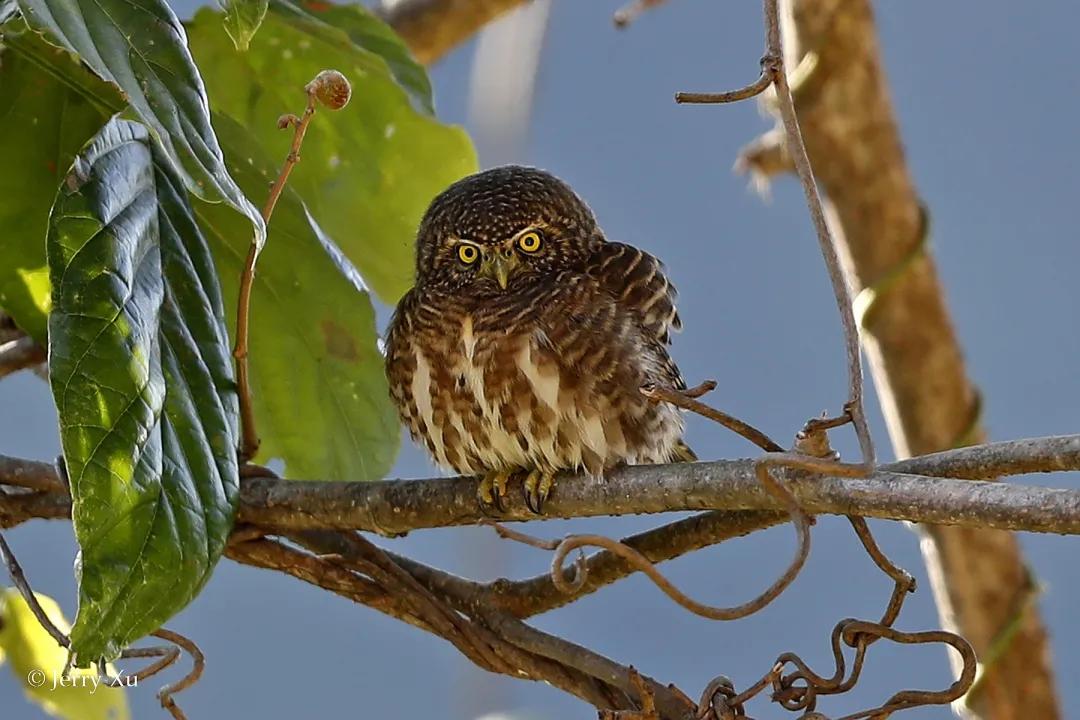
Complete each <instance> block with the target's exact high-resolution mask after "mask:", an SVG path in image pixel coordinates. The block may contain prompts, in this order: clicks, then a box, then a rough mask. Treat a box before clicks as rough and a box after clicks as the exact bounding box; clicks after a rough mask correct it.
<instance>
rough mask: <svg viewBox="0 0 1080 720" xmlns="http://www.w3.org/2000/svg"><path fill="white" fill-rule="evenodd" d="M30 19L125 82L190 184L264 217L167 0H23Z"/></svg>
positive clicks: (207, 196)
mask: <svg viewBox="0 0 1080 720" xmlns="http://www.w3.org/2000/svg"><path fill="white" fill-rule="evenodd" d="M18 3H19V7H20V9H21V10H22V11H23V15H24V16H25V17H26V21H27V22H28V23H29V25H30V26H31V27H32V28H34V29H35V30H38V31H41V32H45V33H46V38H47V39H48V40H49V41H50V42H53V43H55V44H57V45H59V46H61V47H64V48H66V49H68V50H70V51H71V52H73V53H76V54H77V55H78V56H79V58H80V59H81V60H82V61H83V62H84V63H86V64H87V66H88V67H90V69H92V70H93V71H94V72H95V73H96V74H97V75H98V76H100V77H101V78H103V79H105V80H108V81H110V82H112V83H114V84H116V85H117V86H118V87H120V88H121V89H122V90H123V91H124V94H125V95H126V96H127V99H128V101H129V102H130V103H131V107H132V109H133V111H134V112H135V114H136V115H137V116H138V117H139V118H140V119H141V120H142V121H143V122H145V123H146V124H147V125H149V126H150V127H151V128H152V129H153V131H154V139H155V140H156V142H157V143H158V144H159V146H160V148H161V150H162V151H163V152H164V155H165V157H166V158H168V161H169V162H170V164H172V165H173V169H174V171H175V172H176V173H177V174H178V176H179V177H180V178H182V179H183V183H184V185H185V187H186V188H187V189H188V190H190V191H191V192H192V193H194V194H195V195H196V196H198V197H200V198H203V199H204V200H208V201H210V202H221V201H225V202H227V203H228V204H230V205H231V206H232V207H234V208H236V209H237V210H239V211H240V212H241V213H243V214H245V215H246V216H247V217H248V218H250V220H251V221H252V223H254V225H255V229H256V233H257V236H258V238H259V240H260V242H261V240H262V235H263V226H262V219H261V217H260V216H259V213H258V211H257V210H256V209H255V207H254V206H253V205H252V204H251V203H250V202H249V201H248V199H247V198H246V197H244V195H243V193H241V192H240V189H239V188H238V187H237V186H236V183H235V182H234V181H233V179H232V178H231V177H229V173H228V172H227V171H226V169H225V162H224V160H223V158H222V153H221V148H220V147H219V146H218V141H217V137H216V136H215V135H214V130H213V128H212V127H211V125H210V113H209V109H208V107H207V103H206V94H205V92H204V90H203V84H202V80H201V78H200V77H199V71H198V68H196V67H195V63H194V61H193V60H192V58H191V54H190V53H189V52H188V48H187V43H186V42H185V37H184V29H183V27H182V26H181V24H180V21H179V20H178V19H177V17H176V15H175V14H174V13H173V11H172V10H171V9H170V8H169V5H168V4H167V3H166V2H165V0H18Z"/></svg>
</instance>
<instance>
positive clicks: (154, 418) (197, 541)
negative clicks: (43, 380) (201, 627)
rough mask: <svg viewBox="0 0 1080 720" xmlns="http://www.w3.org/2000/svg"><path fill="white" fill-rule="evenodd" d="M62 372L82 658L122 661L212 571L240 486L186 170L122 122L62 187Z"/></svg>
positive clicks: (53, 229) (224, 364)
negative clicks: (176, 168) (180, 172)
mask: <svg viewBox="0 0 1080 720" xmlns="http://www.w3.org/2000/svg"><path fill="white" fill-rule="evenodd" d="M48 259H49V270H50V274H51V280H52V285H53V296H52V297H53V310H52V313H51V314H50V316H49V342H50V364H49V365H50V367H49V372H50V380H51V382H52V388H53V395H54V397H55V400H56V406H57V410H58V411H59V416H60V436H61V440H62V443H63V448H64V457H65V459H66V462H67V469H68V475H69V477H70V481H71V494H72V499H73V508H72V518H73V521H74V525H75V536H76V538H77V540H78V542H79V546H80V548H81V553H80V561H79V563H78V564H77V573H78V575H79V611H78V615H77V617H76V619H75V627H74V629H73V630H72V632H71V640H72V648H73V650H74V651H75V653H76V656H77V661H78V662H79V663H80V664H86V663H89V662H93V661H94V660H96V659H98V658H99V657H106V658H108V659H112V658H115V657H116V656H117V654H118V653H119V652H120V651H121V650H122V649H123V648H124V647H125V646H126V645H127V644H129V643H130V642H131V641H133V640H135V639H137V638H139V637H141V636H143V635H145V634H146V633H148V632H150V631H152V630H154V629H155V628H157V627H159V626H160V625H161V624H162V623H163V622H164V621H165V620H167V619H168V618H169V617H171V616H172V615H173V614H175V613H176V612H178V611H179V610H180V609H181V608H183V607H184V606H185V605H186V604H187V603H188V602H189V601H190V600H191V599H192V598H193V597H194V596H195V595H196V593H197V592H198V591H199V589H200V588H201V587H202V586H203V584H204V583H205V582H206V580H207V578H208V577H209V574H210V572H211V570H212V569H213V567H214V564H215V563H216V562H217V560H218V558H219V557H220V555H221V552H222V550H223V548H224V544H225V541H226V538H227V536H228V533H229V530H230V528H231V525H232V520H233V515H234V513H235V509H236V503H237V497H238V478H237V473H238V471H237V462H236V445H237V414H238V411H237V400H236V393H235V387H234V382H233V379H232V365H231V358H230V355H229V350H228V342H227V338H226V332H225V323H224V319H223V310H222V299H221V293H220V290H219V288H218V285H217V279H216V277H215V275H214V268H213V263H212V261H211V259H210V254H209V250H208V248H207V245H206V242H205V240H204V238H203V237H202V235H201V233H200V232H199V229H198V227H197V225H196V224H195V220H194V218H193V216H192V211H191V207H190V205H189V204H188V201H187V195H186V193H185V191H184V188H183V184H182V181H181V180H180V179H179V178H178V177H177V176H176V175H175V173H174V172H173V169H172V167H171V165H170V163H169V162H168V161H167V160H166V159H164V158H163V157H162V156H161V155H160V152H159V151H158V150H157V149H156V148H154V147H153V146H152V144H151V142H150V137H149V133H148V132H147V129H146V128H145V127H143V126H142V125H141V124H138V123H133V122H129V121H123V120H113V121H111V122H110V123H109V124H108V125H106V126H105V128H104V129H103V130H102V131H101V132H100V133H99V134H98V136H97V137H96V138H95V139H94V140H93V141H92V142H91V143H90V145H89V146H87V148H86V149H85V150H84V151H83V153H82V154H81V155H80V156H79V157H78V158H77V159H76V161H75V165H74V167H73V169H72V171H71V173H70V174H69V175H68V178H67V180H66V181H65V183H64V185H63V186H62V187H61V190H60V192H59V193H58V195H57V198H56V203H55V205H54V207H53V212H52V217H51V219H50V226H49V236H48Z"/></svg>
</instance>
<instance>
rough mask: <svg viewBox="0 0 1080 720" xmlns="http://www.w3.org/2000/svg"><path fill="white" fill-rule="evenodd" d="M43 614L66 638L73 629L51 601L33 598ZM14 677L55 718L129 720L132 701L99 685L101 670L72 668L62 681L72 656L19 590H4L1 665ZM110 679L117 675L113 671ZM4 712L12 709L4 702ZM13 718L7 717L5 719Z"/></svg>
mask: <svg viewBox="0 0 1080 720" xmlns="http://www.w3.org/2000/svg"><path fill="white" fill-rule="evenodd" d="M34 596H35V597H36V598H37V602H38V604H39V605H40V606H41V609H42V610H44V611H45V614H46V615H47V616H48V618H49V620H51V621H52V623H53V625H55V626H56V627H57V628H59V629H60V631H61V632H65V633H66V632H67V631H68V630H69V629H70V626H69V625H68V621H67V619H66V618H65V617H64V613H63V612H62V611H61V610H60V606H59V605H57V604H56V601H55V600H53V599H52V598H51V597H49V596H48V595H44V594H42V593H34ZM5 654H6V657H7V661H8V663H9V664H10V666H11V672H12V674H13V675H14V676H15V678H16V679H17V680H18V681H19V684H20V685H22V686H23V688H24V689H25V690H26V695H27V697H29V698H30V700H32V701H33V702H34V703H36V704H38V705H39V706H40V707H41V708H42V710H44V711H45V712H46V713H48V714H49V715H51V716H52V717H58V718H63V719H64V720H128V718H130V717H131V714H130V712H129V711H128V704H127V697H126V695H125V694H124V690H123V688H116V687H109V686H107V685H104V684H102V683H100V682H95V680H98V679H99V678H98V674H97V668H92V669H81V668H73V669H72V670H71V671H70V672H69V674H68V676H67V677H63V679H61V678H62V673H63V669H64V665H65V662H66V661H67V650H65V649H64V648H62V647H60V646H59V645H58V644H57V643H56V640H54V639H53V637H52V635H49V633H48V631H46V630H45V628H43V627H42V626H41V623H39V622H38V620H37V618H36V617H34V614H33V612H32V611H31V610H30V606H29V605H27V603H26V600H24V599H23V597H22V595H20V594H19V591H18V590H17V589H15V588H6V589H5V588H0V662H3V660H4V657H5ZM107 669H108V671H109V674H110V675H111V676H112V677H118V676H119V677H121V678H122V679H123V678H124V677H125V676H124V675H118V671H117V668H116V667H114V666H112V665H109V666H108V668H107ZM4 706H5V708H9V707H10V706H11V702H10V701H9V700H5V701H4ZM8 716H9V715H8V714H7V713H5V715H4V717H8Z"/></svg>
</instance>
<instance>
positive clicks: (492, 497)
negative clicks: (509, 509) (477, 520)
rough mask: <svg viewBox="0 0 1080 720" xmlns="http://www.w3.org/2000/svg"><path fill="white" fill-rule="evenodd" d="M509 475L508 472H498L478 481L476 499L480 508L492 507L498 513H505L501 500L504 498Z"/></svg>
mask: <svg viewBox="0 0 1080 720" xmlns="http://www.w3.org/2000/svg"><path fill="white" fill-rule="evenodd" d="M510 475H511V473H510V471H508V470H500V471H497V472H490V473H487V474H486V475H484V476H483V477H482V478H481V479H480V485H479V486H478V487H477V488H476V499H477V500H478V501H479V502H480V506H481V507H484V508H488V507H493V508H495V509H496V510H498V511H499V512H500V513H502V512H506V507H505V506H504V505H503V498H505V497H506V484H507V482H508V481H509V480H510Z"/></svg>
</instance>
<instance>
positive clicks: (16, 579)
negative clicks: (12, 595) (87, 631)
mask: <svg viewBox="0 0 1080 720" xmlns="http://www.w3.org/2000/svg"><path fill="white" fill-rule="evenodd" d="M0 557H2V558H3V560H4V564H5V565H6V566H7V571H8V575H9V576H10V577H11V582H12V584H14V585H15V587H16V588H18V589H19V594H20V595H22V597H23V600H25V601H26V604H27V606H28V607H29V608H30V612H32V613H33V614H34V617H36V618H37V621H38V622H39V623H40V624H41V627H43V628H45V631H46V632H48V633H49V635H51V636H52V638H53V639H54V640H56V643H57V644H58V645H59V646H60V647H63V648H66V647H71V639H70V638H68V636H67V635H65V634H64V633H63V632H61V630H60V628H58V627H56V625H55V624H54V623H53V621H52V620H50V619H49V616H48V614H47V613H46V612H45V609H44V608H43V607H41V603H39V602H38V599H37V595H35V594H34V590H33V588H31V587H30V583H29V582H27V580H26V575H25V574H24V573H23V569H22V566H21V565H19V561H18V559H16V557H15V553H13V552H12V551H11V547H10V546H9V545H8V543H7V540H6V539H5V538H4V534H3V533H0Z"/></svg>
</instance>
